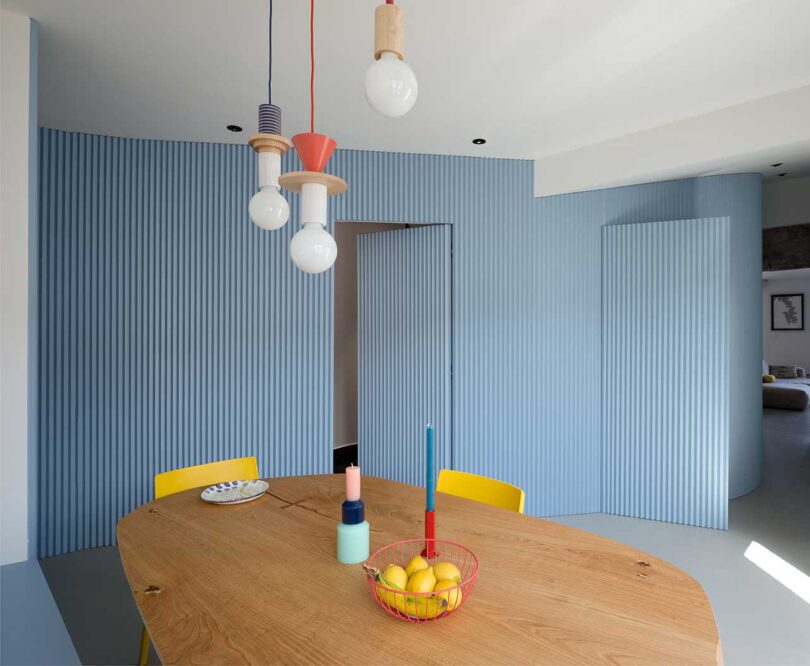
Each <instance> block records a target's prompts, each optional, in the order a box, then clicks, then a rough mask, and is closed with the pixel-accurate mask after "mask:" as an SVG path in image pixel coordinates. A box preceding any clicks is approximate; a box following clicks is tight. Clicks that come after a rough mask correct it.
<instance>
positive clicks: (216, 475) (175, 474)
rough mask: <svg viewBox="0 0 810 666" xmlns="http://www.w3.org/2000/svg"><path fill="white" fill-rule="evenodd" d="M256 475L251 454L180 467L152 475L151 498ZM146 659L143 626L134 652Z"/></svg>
mask: <svg viewBox="0 0 810 666" xmlns="http://www.w3.org/2000/svg"><path fill="white" fill-rule="evenodd" d="M258 478H259V466H258V464H257V463H256V458H254V457H252V456H251V457H249V458H233V459H232V460H220V461H218V462H212V463H207V464H205V465H194V466H193V467H183V468H182V469H175V470H172V471H171V472H163V473H162V474H156V475H155V499H160V498H161V497H166V495H173V494H174V493H179V492H182V491H184V490H190V489H191V488H199V487H200V486H213V485H214V484H215V483H222V482H223V481H239V480H241V479H258ZM148 659H149V634H148V633H147V631H146V627H144V628H143V631H142V632H141V651H140V654H139V655H138V664H139V666H145V664H146V662H147V660H148Z"/></svg>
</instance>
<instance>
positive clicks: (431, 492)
mask: <svg viewBox="0 0 810 666" xmlns="http://www.w3.org/2000/svg"><path fill="white" fill-rule="evenodd" d="M435 469H436V465H435V447H434V445H433V426H432V425H431V424H430V423H428V424H427V484H426V487H427V503H426V505H425V508H426V509H427V510H428V511H433V506H434V504H435V499H436V480H435V478H434V476H433V475H434V470H435Z"/></svg>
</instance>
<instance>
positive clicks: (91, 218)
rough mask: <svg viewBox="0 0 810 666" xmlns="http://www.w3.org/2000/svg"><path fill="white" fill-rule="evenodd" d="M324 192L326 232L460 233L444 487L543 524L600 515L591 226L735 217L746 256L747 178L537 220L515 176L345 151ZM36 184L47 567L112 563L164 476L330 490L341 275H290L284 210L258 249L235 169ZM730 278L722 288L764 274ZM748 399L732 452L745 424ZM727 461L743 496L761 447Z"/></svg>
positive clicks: (96, 144)
mask: <svg viewBox="0 0 810 666" xmlns="http://www.w3.org/2000/svg"><path fill="white" fill-rule="evenodd" d="M283 168H284V169H285V170H290V169H294V168H298V165H297V163H296V159H295V157H294V156H293V155H292V154H291V153H288V155H287V156H286V157H285V161H284V165H283ZM329 168H330V170H331V171H332V172H333V173H336V174H339V175H341V176H342V177H344V178H346V179H347V180H348V182H349V185H350V189H349V192H348V193H347V194H346V195H343V196H340V197H336V198H334V199H332V200H331V201H330V211H331V212H330V215H331V217H332V219H342V220H354V221H362V220H369V221H386V222H415V223H418V222H424V223H437V222H439V223H449V224H452V225H453V247H454V257H453V295H452V298H453V345H452V346H453V396H454V397H453V405H452V424H453V433H452V438H453V442H454V450H453V461H454V466H455V467H457V468H459V469H466V470H468V471H472V472H480V473H483V474H488V475H491V476H495V477H499V478H501V479H503V480H505V481H508V482H510V483H515V484H518V485H520V486H522V487H524V488H525V489H526V490H527V502H526V510H527V512H528V513H531V514H535V515H555V514H562V513H576V512H588V511H599V510H600V507H601V427H600V409H601V408H600V400H601V391H600V382H601V369H600V368H601V353H600V349H601V337H600V331H599V326H600V312H601V304H600V293H601V272H600V261H601V255H600V229H601V226H602V225H604V224H610V223H638V222H650V221H656V220H671V219H689V218H695V217H709V216H721V215H730V216H731V225H732V231H731V234H732V244H734V243H735V242H737V243H738V244H739V246H740V248H741V252H742V255H744V256H746V257H747V256H749V255H751V256H753V255H754V249H758V247H759V245H758V243H759V242H760V241H759V231H758V230H757V231H756V233H755V232H754V231H753V228H754V222H755V221H757V220H759V215H760V212H759V209H758V207H757V206H756V201H758V197H759V196H760V195H759V188H760V184H759V180H758V177H755V176H722V177H713V178H707V179H696V180H687V181H676V182H673V183H657V184H653V185H644V186H637V187H628V188H620V189H615V190H602V191H598V192H586V193H581V194H571V195H563V196H558V197H549V198H544V199H534V198H533V182H532V164H531V162H528V161H517V160H493V159H476V158H462V157H446V156H429V155H412V154H391V153H375V152H364V151H341V150H339V151H337V153H336V154H335V156H334V158H333V159H332V161H331V163H330V167H329ZM40 176H41V189H40V214H41V220H40V223H41V234H40V239H39V240H40V244H39V253H40V256H39V260H40V285H39V287H40V289H39V315H40V339H39V349H38V354H39V361H40V364H39V414H38V421H39V427H40V440H39V449H40V458H39V475H40V481H41V486H40V500H41V501H40V505H39V516H40V520H39V540H40V543H39V552H40V553H41V554H44V555H47V554H54V553H59V552H65V551H69V550H73V549H75V548H84V547H89V546H96V545H105V544H109V543H112V542H113V541H114V528H115V523H116V521H117V520H118V518H120V517H121V516H122V515H124V514H126V513H127V512H128V511H130V510H131V509H132V508H133V507H135V506H137V505H138V504H140V503H141V502H144V501H146V500H147V499H148V498H149V497H150V496H151V492H152V475H153V474H154V473H156V472H160V471H164V470H166V469H170V468H172V467H177V466H181V465H187V464H194V463H198V462H204V461H206V460H211V459H215V458H224V457H228V456H232V455H242V454H247V453H254V454H256V455H257V456H258V458H259V464H260V469H261V471H262V473H263V474H268V475H278V474H294V473H316V472H323V471H327V470H328V469H329V468H330V463H329V459H330V455H331V437H332V435H331V433H332V344H331V336H332V275H331V273H327V274H325V275H321V276H310V275H305V274H303V273H300V272H299V271H297V269H295V268H294V266H293V265H292V263H291V262H290V260H289V256H288V244H289V239H290V238H291V236H292V234H293V233H294V232H295V231H296V227H297V225H296V223H295V220H296V218H297V196H291V197H290V202H291V206H292V221H291V223H290V224H288V226H287V227H286V228H285V229H284V230H282V231H279V232H274V233H263V232H261V231H259V230H257V229H255V228H254V227H253V226H252V225H251V223H250V222H249V220H248V217H247V210H246V208H247V207H246V204H247V201H248V200H249V198H250V196H251V195H252V193H253V192H254V191H255V182H256V173H255V155H254V154H253V153H252V151H251V150H250V149H249V148H247V147H246V146H233V145H210V144H188V143H173V142H156V141H140V140H130V139H117V138H109V137H99V136H93V135H82V134H71V133H64V132H58V131H53V130H43V131H42V134H41V164H40ZM741 219H745V220H746V221H747V222H746V225H743V226H738V220H741ZM735 239H737V240H735ZM731 261H732V266H731V272H732V282H733V280H734V279H735V278H734V275H735V270H737V269H739V270H738V272H739V273H740V275H742V274H743V273H744V276H743V277H744V278H745V279H744V280H743V283H744V284H746V285H748V284H749V283H750V282H751V281H752V278H753V277H755V276H756V275H757V274H758V270H759V269H758V265H757V264H752V265H747V266H743V265H742V262H739V265H737V264H735V257H732V260H731ZM735 266H736V268H735ZM752 293H753V292H752ZM744 300H745V299H744V298H742V297H741V298H740V299H739V303H740V304H742V305H741V306H740V308H739V309H740V310H742V309H744V307H743V306H744V305H745V303H744ZM749 300H750V299H749ZM733 305H734V304H733V303H732V306H733ZM758 307H759V306H758V305H756V306H755V307H754V308H753V313H754V316H758V312H759V310H758ZM730 317H731V321H732V322H734V321H736V320H735V309H734V307H732V312H731V314H730ZM759 328H760V327H759V325H756V326H752V327H751V328H750V331H751V332H750V335H748V334H746V333H745V332H742V333H740V335H741V336H742V337H743V338H744V340H742V341H741V342H740V344H738V345H737V347H735V343H734V339H733V335H732V342H731V359H730V363H731V365H732V368H733V367H734V364H735V363H741V364H742V365H741V367H744V368H745V372H746V373H750V370H749V368H750V367H751V366H752V361H753V366H754V368H756V367H757V364H758V363H759V360H758V358H757V357H759V356H760V355H761V354H760V352H759V351H758V348H757V342H756V340H754V338H755V337H757V336H759V335H761V334H760V333H759V332H758V331H759ZM752 340H753V342H752ZM759 344H760V346H761V341H760V343H759ZM732 372H733V370H732ZM732 391H733V389H732ZM749 393H751V391H749ZM752 395H753V394H752ZM743 397H744V400H743V401H742V402H739V403H738V404H736V405H735V407H736V408H737V409H736V411H734V413H733V417H732V421H733V422H732V424H731V431H732V433H733V432H734V427H735V425H734V421H737V420H738V419H741V418H743V416H744V418H749V416H748V413H750V412H752V411H754V412H756V411H757V410H758V408H759V405H758V400H759V398H758V395H757V403H756V408H754V403H753V401H752V396H743ZM732 404H734V399H733V397H732ZM751 418H756V417H751ZM751 418H749V420H751ZM755 440H756V441H755ZM740 441H742V442H743V444H745V446H747V448H744V447H743V449H741V450H743V452H744V453H745V455H743V456H739V460H740V461H741V463H740V468H741V469H743V470H744V471H746V472H749V477H751V478H753V477H754V476H756V474H757V473H758V468H756V469H754V468H755V467H756V465H757V462H756V461H755V459H754V458H755V455H753V453H752V452H754V453H755V451H756V445H757V442H758V441H759V434H758V433H757V432H752V433H744V434H743V435H742V436H741V440H740ZM731 446H732V451H731V461H732V473H733V470H734V460H735V441H734V438H733V437H732V442H731ZM752 470H753V472H752ZM390 472H391V474H394V473H395V470H390ZM731 485H732V487H733V486H734V481H733V478H732V481H731Z"/></svg>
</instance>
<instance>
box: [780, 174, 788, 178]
mask: <svg viewBox="0 0 810 666" xmlns="http://www.w3.org/2000/svg"><path fill="white" fill-rule="evenodd" d="M782 176H787V174H786V173H780V174H779V177H780V178H781V177H782Z"/></svg>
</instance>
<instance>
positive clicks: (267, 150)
mask: <svg viewBox="0 0 810 666" xmlns="http://www.w3.org/2000/svg"><path fill="white" fill-rule="evenodd" d="M268 2H269V19H268V31H267V52H268V58H267V104H262V105H260V106H259V132H258V133H257V134H254V135H252V136H251V137H250V139H248V145H249V146H250V147H251V148H253V150H255V151H256V152H257V153H258V156H259V191H258V192H256V194H254V195H253V197H252V198H251V200H250V203H249V204H248V214H249V215H250V219H251V220H253V224H255V225H256V226H257V227H259V228H260V229H269V230H275V229H281V227H283V226H284V225H285V224H286V223H287V220H288V219H289V217H290V206H289V204H288V203H287V200H286V199H285V198H284V197H283V196H282V195H281V193H280V192H279V191H278V187H279V183H278V177H279V175H280V174H281V156H282V155H283V154H284V153H286V152H287V151H288V150H289V149H290V142H289V141H288V140H287V139H285V138H284V137H283V136H281V109H280V108H279V107H277V106H276V105H275V104H273V103H272V83H273V0H268Z"/></svg>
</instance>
